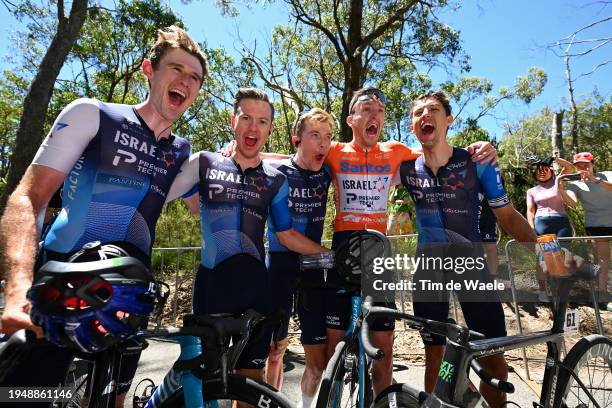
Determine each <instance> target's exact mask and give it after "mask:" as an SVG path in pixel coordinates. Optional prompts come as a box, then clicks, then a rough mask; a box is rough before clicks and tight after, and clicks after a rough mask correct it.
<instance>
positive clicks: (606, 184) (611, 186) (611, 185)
mask: <svg viewBox="0 0 612 408" xmlns="http://www.w3.org/2000/svg"><path fill="white" fill-rule="evenodd" d="M598 184H599V185H600V186H601V187H603V188H604V189H606V190H607V191H610V192H612V182H609V181H607V180H603V179H599V183H598Z"/></svg>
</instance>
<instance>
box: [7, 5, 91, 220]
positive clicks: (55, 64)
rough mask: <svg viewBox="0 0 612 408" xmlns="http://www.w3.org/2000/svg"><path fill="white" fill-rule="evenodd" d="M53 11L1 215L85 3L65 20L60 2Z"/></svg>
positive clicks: (40, 133)
mask: <svg viewBox="0 0 612 408" xmlns="http://www.w3.org/2000/svg"><path fill="white" fill-rule="evenodd" d="M57 8H58V15H57V18H58V24H57V32H56V33H55V36H54V37H53V40H52V41H51V44H50V45H49V48H48V49H47V52H46V53H45V56H44V57H43V60H42V62H41V63H40V66H39V67H38V72H37V73H36V76H35V77H34V80H33V81H32V83H31V84H30V88H29V89H28V93H27V95H26V97H25V99H24V103H23V113H22V115H21V120H20V122H19V128H18V129H17V134H16V136H15V147H14V149H13V154H12V157H11V165H10V170H9V175H8V179H7V184H6V188H5V190H4V193H3V194H2V197H0V209H1V211H2V212H4V206H5V204H6V201H7V199H8V196H9V195H10V194H11V193H12V192H13V190H15V188H16V187H17V184H19V181H20V180H21V177H22V176H23V173H25V170H26V168H27V167H28V165H29V164H30V163H31V161H32V159H33V158H34V154H36V151H37V149H38V146H39V145H40V143H41V141H42V139H43V137H44V124H45V116H46V114H47V108H48V106H49V101H50V99H51V95H52V93H53V87H54V85H55V80H56V79H57V76H58V75H59V72H60V70H61V68H62V66H63V65H64V62H65V61H66V58H67V57H68V53H69V52H70V49H71V48H72V46H73V44H74V43H75V41H76V39H77V37H78V35H79V32H80V31H81V27H82V26H83V23H84V22H85V18H86V17H87V0H74V1H73V2H72V8H71V9H70V16H69V17H68V18H66V17H65V16H64V12H63V10H64V3H63V1H62V0H59V1H58V5H57Z"/></svg>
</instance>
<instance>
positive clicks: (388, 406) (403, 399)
mask: <svg viewBox="0 0 612 408" xmlns="http://www.w3.org/2000/svg"><path fill="white" fill-rule="evenodd" d="M421 395H423V394H422V392H421V391H418V390H416V389H414V388H412V387H411V386H409V385H408V384H392V385H390V386H389V387H387V388H385V389H384V390H383V392H381V393H380V394H379V395H378V396H377V397H376V400H375V401H374V405H373V407H374V408H396V407H397V408H418V407H419V406H421V402H423V401H422V400H423V399H422V398H421Z"/></svg>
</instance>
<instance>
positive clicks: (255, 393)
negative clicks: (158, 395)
mask: <svg viewBox="0 0 612 408" xmlns="http://www.w3.org/2000/svg"><path fill="white" fill-rule="evenodd" d="M202 392H203V396H204V400H205V401H213V400H217V401H229V400H231V401H240V402H244V403H247V404H250V405H252V406H254V407H260V408H293V407H294V405H293V404H291V402H289V400H288V399H287V397H286V396H285V395H284V394H282V393H281V392H280V391H277V390H276V389H274V388H273V387H271V386H270V385H268V384H266V383H263V382H261V381H257V380H255V379H252V378H249V377H245V376H243V375H238V374H229V375H228V376H227V392H223V384H222V383H221V379H220V378H213V379H210V380H204V381H203V383H202ZM184 406H185V400H184V398H183V389H182V388H179V389H178V390H177V391H176V392H175V393H174V394H172V395H171V396H170V397H168V398H167V399H166V400H165V401H163V402H162V403H161V405H160V408H175V407H176V408H180V407H184ZM223 406H224V405H223V404H220V407H223ZM229 406H231V404H230V405H229Z"/></svg>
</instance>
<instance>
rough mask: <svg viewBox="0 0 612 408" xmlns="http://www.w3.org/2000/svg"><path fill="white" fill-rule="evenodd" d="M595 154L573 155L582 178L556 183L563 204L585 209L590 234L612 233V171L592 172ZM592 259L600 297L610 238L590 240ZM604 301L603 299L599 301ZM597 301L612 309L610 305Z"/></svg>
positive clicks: (559, 179) (604, 287) (605, 280)
mask: <svg viewBox="0 0 612 408" xmlns="http://www.w3.org/2000/svg"><path fill="white" fill-rule="evenodd" d="M594 163H595V157H594V156H593V154H591V153H589V152H582V153H577V154H575V155H574V159H573V164H574V167H576V170H578V172H579V174H580V177H581V179H580V180H579V181H569V180H567V178H566V177H563V176H560V177H557V186H558V190H559V193H560V194H561V197H562V198H563V201H564V202H565V204H567V205H568V206H569V207H572V208H574V207H575V206H576V204H577V203H578V201H580V202H581V203H582V207H583V208H584V226H585V229H586V231H587V234H588V235H590V236H607V235H612V171H602V172H595V171H594ZM593 243H594V245H593V246H594V247H595V259H596V261H597V263H598V264H599V266H600V267H601V270H600V272H599V285H598V286H599V291H600V294H599V295H600V299H602V297H603V296H604V295H605V294H606V293H607V284H608V271H609V267H610V241H609V240H608V239H595V240H593ZM602 303H603V302H602ZM602 303H600V305H601V306H607V308H609V309H612V307H611V306H612V305H611V304H609V303H608V304H607V305H606V304H605V303H603V304H602Z"/></svg>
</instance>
